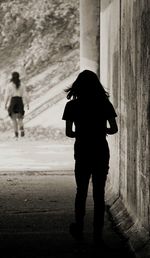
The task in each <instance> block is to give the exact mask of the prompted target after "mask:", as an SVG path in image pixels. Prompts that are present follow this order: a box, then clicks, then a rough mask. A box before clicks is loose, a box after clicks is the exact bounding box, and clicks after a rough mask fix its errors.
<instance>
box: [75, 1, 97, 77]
mask: <svg viewBox="0 0 150 258" xmlns="http://www.w3.org/2000/svg"><path fill="white" fill-rule="evenodd" d="M84 69H89V70H92V71H94V72H96V73H97V75H98V76H99V70H100V0H80V70H81V71H82V70H84Z"/></svg>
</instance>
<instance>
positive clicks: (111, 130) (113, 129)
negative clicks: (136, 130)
mask: <svg viewBox="0 0 150 258" xmlns="http://www.w3.org/2000/svg"><path fill="white" fill-rule="evenodd" d="M108 122H109V125H110V127H109V128H106V134H115V133H117V132H118V126H117V123H116V119H115V117H113V118H110V119H108Z"/></svg>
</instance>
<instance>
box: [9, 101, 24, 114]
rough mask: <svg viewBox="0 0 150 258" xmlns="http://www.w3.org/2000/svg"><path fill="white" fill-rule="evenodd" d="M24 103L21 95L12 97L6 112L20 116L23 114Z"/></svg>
mask: <svg viewBox="0 0 150 258" xmlns="http://www.w3.org/2000/svg"><path fill="white" fill-rule="evenodd" d="M24 113H25V111H24V104H23V100H22V97H18V96H16V97H12V98H11V101H10V105H9V108H8V114H9V116H10V117H12V115H13V114H19V115H20V116H21V117H22V118H23V116H24Z"/></svg>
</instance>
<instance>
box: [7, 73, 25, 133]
mask: <svg viewBox="0 0 150 258" xmlns="http://www.w3.org/2000/svg"><path fill="white" fill-rule="evenodd" d="M25 105H27V108H28V109H29V98H28V95H27V91H26V89H25V88H24V85H22V83H21V80H20V75H19V73H18V72H13V73H12V77H11V79H10V82H9V85H8V87H7V89H6V94H5V109H7V110H8V114H9V116H10V117H11V119H12V122H13V128H14V134H15V137H16V138H18V137H19V130H20V136H21V137H23V136H24V135H25V132H24V125H23V118H24V113H25V111H24V106H25Z"/></svg>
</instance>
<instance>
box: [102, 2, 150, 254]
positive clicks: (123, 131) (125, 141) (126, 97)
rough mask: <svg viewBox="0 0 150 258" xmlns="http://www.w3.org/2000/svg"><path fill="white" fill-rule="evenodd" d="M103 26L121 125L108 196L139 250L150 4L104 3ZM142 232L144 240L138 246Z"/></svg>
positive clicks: (148, 138) (146, 207)
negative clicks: (138, 236) (138, 235)
mask: <svg viewBox="0 0 150 258" xmlns="http://www.w3.org/2000/svg"><path fill="white" fill-rule="evenodd" d="M100 24H101V27H100V78H101V82H102V83H103V85H104V86H105V87H106V88H108V91H109V92H110V96H111V97H110V100H111V101H112V102H113V104H114V106H115V108H116V111H117V114H118V121H117V122H118V125H119V133H118V135H117V136H115V137H114V136H113V137H112V136H111V137H109V139H108V141H109V144H110V149H111V164H110V167H111V169H110V176H109V178H110V182H111V189H108V192H107V198H108V200H110V199H112V200H111V202H112V203H113V202H114V204H113V205H112V207H111V210H112V212H114V215H115V217H116V220H117V219H118V221H119V223H120V224H121V225H122V228H123V230H124V232H125V233H126V234H127V235H128V236H129V237H131V238H132V242H134V244H133V246H134V248H135V249H137V248H139V247H141V246H142V244H143V242H144V241H147V240H148V239H149V227H150V219H149V218H150V202H149V201H150V85H149V84H150V30H149V27H150V1H147V0H123V1H119V0H101V19H100ZM110 190H111V191H110ZM112 194H113V195H114V197H113V198H112V196H111V195H112ZM118 197H119V198H118ZM115 200H116V201H115ZM118 211H119V212H118ZM126 211H127V212H128V214H129V215H130V217H131V219H129V216H128V218H126V219H125V217H124V216H126V215H127V213H126ZM137 231H139V234H140V235H141V238H142V241H141V242H139V241H136V243H135V239H136V237H137V236H136V234H137ZM139 245H140V246H139ZM144 255H145V254H144ZM141 257H142V256H141ZM143 257H147V256H143Z"/></svg>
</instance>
